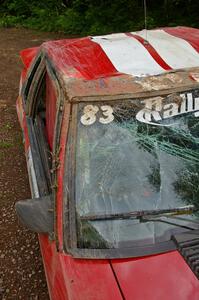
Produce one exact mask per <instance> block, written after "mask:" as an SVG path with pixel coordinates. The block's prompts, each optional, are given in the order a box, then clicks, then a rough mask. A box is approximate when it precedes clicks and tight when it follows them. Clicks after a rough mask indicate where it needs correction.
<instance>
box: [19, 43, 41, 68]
mask: <svg viewBox="0 0 199 300" xmlns="http://www.w3.org/2000/svg"><path fill="white" fill-rule="evenodd" d="M38 50H39V47H34V48H27V49H24V50H22V51H20V57H21V60H22V62H23V64H24V67H25V68H26V69H28V68H29V67H30V65H31V63H32V61H33V59H34V57H35V55H36V54H37V52H38Z"/></svg>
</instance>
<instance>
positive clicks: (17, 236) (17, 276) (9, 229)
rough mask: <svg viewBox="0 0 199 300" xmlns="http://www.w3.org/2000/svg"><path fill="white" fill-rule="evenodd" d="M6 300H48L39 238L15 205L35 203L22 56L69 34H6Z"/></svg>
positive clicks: (1, 144)
mask: <svg viewBox="0 0 199 300" xmlns="http://www.w3.org/2000/svg"><path fill="white" fill-rule="evenodd" d="M0 37H1V46H0V300H1V299H2V300H5V299H23V300H26V299H28V300H37V299H39V300H48V299H49V296H48V291H47V285H46V279H45V274H44V270H43V265H42V259H41V255H40V250H39V244H38V240H37V235H36V234H33V233H31V232H30V231H28V230H27V229H25V228H23V227H22V226H21V225H20V224H19V222H18V220H17V216H16V213H15V209H14V205H15V202H16V201H18V200H22V199H27V198H30V190H29V182H28V176H27V170H26V162H25V156H24V148H23V142H22V135H21V130H20V128H19V123H18V120H17V114H16V108H15V102H16V98H17V96H18V86H19V77H20V70H21V68H22V63H21V61H20V58H19V51H20V50H21V49H24V48H29V47H34V46H37V45H40V44H41V43H42V42H43V41H47V40H51V39H59V38H64V35H63V34H54V33H38V32H34V31H30V30H26V29H0Z"/></svg>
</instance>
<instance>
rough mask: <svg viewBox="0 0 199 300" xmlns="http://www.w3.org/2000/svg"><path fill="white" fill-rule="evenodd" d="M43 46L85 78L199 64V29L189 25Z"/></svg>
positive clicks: (66, 67)
mask: <svg viewBox="0 0 199 300" xmlns="http://www.w3.org/2000/svg"><path fill="white" fill-rule="evenodd" d="M43 47H44V48H45V50H46V51H47V52H48V53H49V55H50V56H51V57H52V58H53V60H55V61H56V64H57V63H58V65H59V66H60V68H62V69H64V70H65V73H66V74H67V75H68V76H69V77H77V78H85V79H96V78H99V77H105V76H106V77H107V76H113V75H118V73H125V74H129V75H133V76H146V75H157V74H161V73H164V72H165V71H168V70H174V69H181V68H190V67H198V66H199V29H194V28H187V27H176V28H163V29H155V30H147V31H146V30H142V31H138V32H131V33H116V34H110V35H104V36H96V37H86V38H78V39H67V40H59V41H51V42H47V43H44V44H43Z"/></svg>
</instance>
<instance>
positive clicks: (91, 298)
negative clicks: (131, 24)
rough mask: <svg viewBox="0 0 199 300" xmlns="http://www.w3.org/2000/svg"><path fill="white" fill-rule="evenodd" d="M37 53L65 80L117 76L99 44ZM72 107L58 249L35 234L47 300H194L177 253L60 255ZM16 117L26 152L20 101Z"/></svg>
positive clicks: (191, 280)
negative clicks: (98, 256)
mask: <svg viewBox="0 0 199 300" xmlns="http://www.w3.org/2000/svg"><path fill="white" fill-rule="evenodd" d="M61 48H62V49H63V53H62V51H61V50H62V49H61ZM41 49H43V50H45V51H48V53H49V54H50V57H51V59H52V60H53V62H54V65H55V66H56V67H57V68H59V70H61V71H62V72H64V73H65V74H66V75H67V76H72V75H74V76H77V77H81V76H82V77H85V78H87V79H88V78H89V79H93V78H98V77H101V76H112V75H113V74H114V75H116V74H119V73H117V70H115V68H114V67H113V66H112V64H111V63H110V61H107V57H106V56H104V54H101V50H100V49H99V46H98V45H97V44H96V43H93V42H92V41H90V39H88V38H86V39H78V40H77V39H76V40H68V41H67V40H64V41H57V42H48V43H46V44H45V45H44V46H42V48H41ZM89 51H91V53H89ZM26 53H27V56H29V55H30V56H29V57H27V60H26V57H25V52H23V56H24V60H25V62H26V63H25V64H26V66H27V67H30V63H31V61H32V60H33V59H34V56H33V52H32V54H30V52H29V51H27V52H26ZM35 53H36V52H35ZM61 53H62V54H63V55H61ZM102 53H103V52H102ZM31 55H32V60H31V59H30V57H31ZM70 55H71V56H70ZM84 55H85V56H86V57H84ZM93 56H95V57H93ZM70 58H71V59H70ZM89 58H91V60H89ZM101 59H102V61H101ZM28 61H29V62H28ZM97 63H99V65H97ZM49 96H50V97H51V95H49ZM49 99H51V98H49ZM52 99H53V100H49V101H54V95H52ZM52 107H53V108H52V110H53V109H55V105H54V104H53V105H52ZM70 109H71V105H70V104H65V109H64V113H63V120H62V126H61V139H60V152H59V159H60V167H59V169H58V172H57V179H58V189H57V198H56V213H57V219H56V233H57V238H58V247H57V245H56V242H55V241H53V242H51V241H50V240H49V239H48V236H47V235H39V240H40V247H41V252H42V256H43V262H44V267H45V272H46V278H47V282H48V289H49V293H50V297H51V299H52V300H102V299H103V300H112V299H114V300H122V299H123V298H122V294H123V295H124V297H125V299H126V300H143V299H149V300H160V299H161V300H198V299H199V281H198V280H197V279H196V277H195V275H194V274H193V272H192V271H191V269H190V268H189V266H188V265H187V264H186V262H185V261H184V260H183V258H182V257H181V255H180V254H179V253H178V252H177V251H173V252H170V253H165V254H160V255H154V256H148V257H142V258H135V259H131V258H129V259H117V260H106V259H104V260H98V259H93V260H92V259H74V258H73V257H72V256H70V255H68V254H66V253H64V252H63V178H64V176H63V175H64V161H65V150H66V143H67V134H68V124H69V113H70ZM17 113H18V117H19V120H20V124H21V126H22V129H23V131H24V138H25V147H26V150H27V147H29V137H28V131H27V124H26V116H25V112H24V109H23V103H22V98H21V97H19V98H18V100H17ZM50 115H51V114H50ZM53 116H54V113H53ZM52 131H53V130H52ZM51 139H52V136H51ZM110 264H111V265H110ZM116 279H117V280H116ZM119 287H120V288H119ZM120 289H121V290H122V294H121V292H120Z"/></svg>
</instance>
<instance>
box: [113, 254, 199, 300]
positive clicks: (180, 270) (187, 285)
mask: <svg viewBox="0 0 199 300" xmlns="http://www.w3.org/2000/svg"><path fill="white" fill-rule="evenodd" d="M112 266H113V269H114V272H115V274H116V276H117V279H118V281H119V284H120V287H121V289H122V291H123V294H124V297H125V299H126V300H131V299H133V300H143V299H149V300H160V299H161V300H198V299H199V281H198V279H197V278H196V276H195V275H194V274H193V272H192V271H191V269H190V268H189V266H188V265H187V264H186V263H185V261H184V259H183V258H182V256H181V255H180V254H179V253H178V252H177V251H173V252H170V253H165V254H159V255H154V256H149V257H143V258H139V259H138V258H137V259H126V260H122V259H121V260H112Z"/></svg>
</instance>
